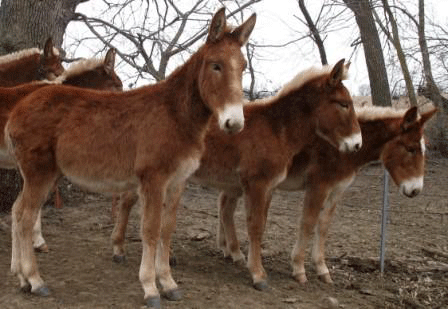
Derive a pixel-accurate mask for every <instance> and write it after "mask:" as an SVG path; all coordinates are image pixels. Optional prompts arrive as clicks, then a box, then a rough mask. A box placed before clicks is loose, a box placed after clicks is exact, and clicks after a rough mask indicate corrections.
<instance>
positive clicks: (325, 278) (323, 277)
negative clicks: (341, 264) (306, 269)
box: [319, 273, 333, 284]
mask: <svg viewBox="0 0 448 309" xmlns="http://www.w3.org/2000/svg"><path fill="white" fill-rule="evenodd" d="M319 280H320V281H322V282H323V283H326V284H333V280H331V277H330V274H329V273H326V274H322V275H319Z"/></svg>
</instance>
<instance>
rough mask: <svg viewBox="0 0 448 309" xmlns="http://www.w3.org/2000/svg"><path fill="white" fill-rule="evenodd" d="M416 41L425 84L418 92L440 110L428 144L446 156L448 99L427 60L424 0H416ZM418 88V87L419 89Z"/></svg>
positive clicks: (447, 154)
mask: <svg viewBox="0 0 448 309" xmlns="http://www.w3.org/2000/svg"><path fill="white" fill-rule="evenodd" d="M418 42H419V45H420V51H421V53H422V61H423V71H424V74H425V82H426V85H425V86H424V87H423V89H422V90H421V91H419V92H421V93H420V94H422V95H424V96H425V97H426V98H428V99H430V100H431V101H432V102H433V103H434V105H435V106H436V107H438V108H439V110H440V112H439V113H438V115H436V120H435V128H434V132H432V134H430V139H431V141H430V144H431V145H434V146H435V147H436V148H437V150H439V152H440V153H441V154H442V155H443V156H444V157H448V142H447V141H448V139H447V136H448V127H446V122H447V120H448V117H447V114H448V100H447V99H446V98H444V97H443V96H442V95H441V94H440V90H439V88H438V87H437V85H436V83H435V81H434V78H433V76H432V70H431V62H430V60H429V51H428V45H427V44H426V37H425V1H424V0H419V1H418ZM419 90H420V89H419Z"/></svg>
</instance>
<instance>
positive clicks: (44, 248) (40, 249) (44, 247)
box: [34, 244, 50, 253]
mask: <svg viewBox="0 0 448 309" xmlns="http://www.w3.org/2000/svg"><path fill="white" fill-rule="evenodd" d="M34 251H36V252H39V253H48V252H49V251H50V250H49V249H48V246H47V244H43V245H40V246H39V247H36V248H34Z"/></svg>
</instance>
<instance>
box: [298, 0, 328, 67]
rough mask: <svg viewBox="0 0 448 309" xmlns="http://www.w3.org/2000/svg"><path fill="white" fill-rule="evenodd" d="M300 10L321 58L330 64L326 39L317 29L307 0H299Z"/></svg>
mask: <svg viewBox="0 0 448 309" xmlns="http://www.w3.org/2000/svg"><path fill="white" fill-rule="evenodd" d="M298 3H299V7H300V10H301V11H302V14H303V17H304V18H305V21H306V25H307V26H308V28H309V29H310V33H311V34H310V36H311V37H312V38H313V41H314V43H316V45H317V48H318V50H319V55H320V60H321V63H322V65H326V64H328V60H327V53H326V51H325V46H324V41H323V40H322V38H321V36H320V31H319V30H318V29H317V26H316V23H315V22H314V21H313V19H312V18H311V15H310V13H309V12H308V9H307V8H306V5H305V0H298Z"/></svg>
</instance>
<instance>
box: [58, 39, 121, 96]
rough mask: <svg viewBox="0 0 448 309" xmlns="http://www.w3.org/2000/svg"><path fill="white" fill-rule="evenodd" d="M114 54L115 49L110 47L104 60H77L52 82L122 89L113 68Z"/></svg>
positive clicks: (85, 86)
mask: <svg viewBox="0 0 448 309" xmlns="http://www.w3.org/2000/svg"><path fill="white" fill-rule="evenodd" d="M115 54H116V51H115V49H114V48H111V49H109V51H108V52H107V54H106V56H105V57H104V60H98V59H94V58H92V59H82V60H79V61H78V62H75V63H73V64H72V65H71V66H70V67H69V68H68V69H67V70H66V71H65V72H64V73H63V74H62V75H61V76H59V77H58V78H57V79H56V80H55V81H53V82H54V83H62V84H64V85H71V86H77V87H83V88H92V89H97V90H108V91H122V90H123V83H122V82H121V79H120V78H119V77H118V75H117V74H116V73H115V70H114V67H115Z"/></svg>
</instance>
